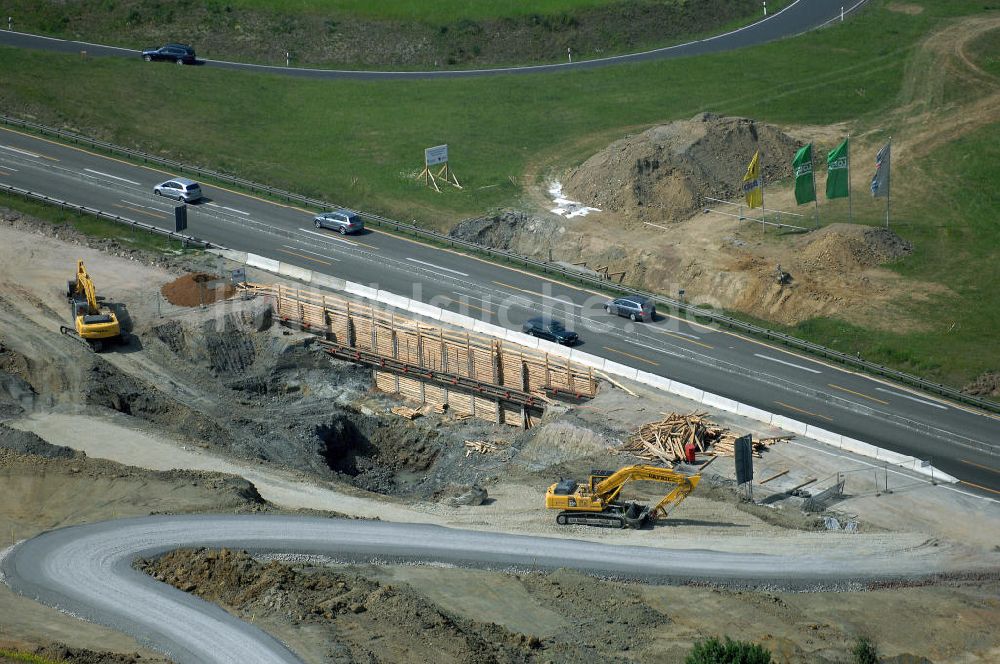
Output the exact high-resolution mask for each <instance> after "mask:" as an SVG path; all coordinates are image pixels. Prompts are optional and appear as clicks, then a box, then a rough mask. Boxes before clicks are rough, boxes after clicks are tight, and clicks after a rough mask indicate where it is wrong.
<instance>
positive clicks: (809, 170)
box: [792, 143, 816, 205]
mask: <svg viewBox="0 0 1000 664" xmlns="http://www.w3.org/2000/svg"><path fill="white" fill-rule="evenodd" d="M792 170H793V171H795V202H796V203H798V204H799V205H802V204H803V203H809V202H812V201H814V200H816V187H815V186H814V183H813V146H812V143H809V144H808V145H806V146H805V147H804V148H801V149H800V150H799V151H798V152H796V153H795V159H793V160H792Z"/></svg>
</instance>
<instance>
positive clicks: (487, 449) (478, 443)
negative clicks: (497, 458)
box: [465, 440, 500, 457]
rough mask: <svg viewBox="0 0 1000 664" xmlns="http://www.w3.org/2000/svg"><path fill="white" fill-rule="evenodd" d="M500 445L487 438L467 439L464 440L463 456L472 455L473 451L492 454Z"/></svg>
mask: <svg viewBox="0 0 1000 664" xmlns="http://www.w3.org/2000/svg"><path fill="white" fill-rule="evenodd" d="M498 449H500V445H498V444H497V443H494V442H492V441H489V440H467V441H465V456H467V457H469V456H472V455H473V454H474V453H476V452H478V453H479V454H493V453H494V452H496V451H497V450H498Z"/></svg>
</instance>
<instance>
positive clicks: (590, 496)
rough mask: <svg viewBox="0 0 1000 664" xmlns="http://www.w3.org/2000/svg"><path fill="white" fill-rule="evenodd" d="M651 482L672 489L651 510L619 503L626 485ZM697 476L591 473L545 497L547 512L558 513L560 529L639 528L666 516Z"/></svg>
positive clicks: (641, 470)
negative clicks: (581, 479) (579, 527)
mask: <svg viewBox="0 0 1000 664" xmlns="http://www.w3.org/2000/svg"><path fill="white" fill-rule="evenodd" d="M635 481H652V482H662V483H665V484H671V485H673V487H674V488H673V489H672V490H671V491H670V492H669V493H668V494H667V495H666V496H664V497H663V498H662V499H661V500H660V502H658V503H657V504H656V505H654V506H653V507H649V506H648V505H640V504H638V503H634V502H622V501H620V500H619V497H620V496H621V492H622V489H623V488H624V487H625V485H626V484H628V483H629V482H635ZM699 481H701V475H685V474H684V473H680V472H677V471H676V470H671V469H670V468H661V467H660V466H649V465H636V466H625V467H624V468H620V469H618V470H615V471H598V470H595V471H592V472H591V475H590V479H589V480H588V481H587V482H577V481H575V480H560V481H559V482H556V483H555V484H553V485H552V486H550V487H549V489H548V491H547V492H546V493H545V507H546V508H547V509H555V510H562V511H561V512H559V514H557V515H556V523H558V524H559V525H561V526H565V525H568V524H582V525H587V526H602V527H605V528H626V527H628V528H642V527H643V526H644V525H646V524H652V523H653V522H655V521H656V520H657V519H658V518H659V517H660V516H664V517H665V516H667V514H668V513H669V510H670V509H673V508H674V507H676V506H677V505H679V504H680V503H681V501H683V500H684V499H685V498H687V497H688V495H690V493H691V492H692V491H694V488H695V487H696V486H698V482H699Z"/></svg>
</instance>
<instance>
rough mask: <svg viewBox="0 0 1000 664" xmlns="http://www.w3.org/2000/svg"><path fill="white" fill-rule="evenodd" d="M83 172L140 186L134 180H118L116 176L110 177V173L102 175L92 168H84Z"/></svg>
mask: <svg viewBox="0 0 1000 664" xmlns="http://www.w3.org/2000/svg"><path fill="white" fill-rule="evenodd" d="M83 170H85V171H87V172H88V173H93V174H94V175H100V176H101V177H105V178H111V179H112V180H120V181H122V182H128V183H129V184H134V185H136V186H139V185H141V184H142V183H141V182H136V181H135V180H129V179H126V178H120V177H118V176H117V175H111V174H110V173H102V172H101V171H95V170H94V169H93V168H85V169H83Z"/></svg>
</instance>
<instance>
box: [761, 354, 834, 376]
mask: <svg viewBox="0 0 1000 664" xmlns="http://www.w3.org/2000/svg"><path fill="white" fill-rule="evenodd" d="M753 355H754V357H759V358H761V359H762V360H770V361H772V362H777V363H778V364H784V365H787V366H789V367H795V368H796V369H802V370H803V371H811V372H812V373H814V374H818V373H823V372H822V371H817V370H816V369H810V368H809V367H804V366H802V365H801V364H792V363H791V362H785V361H784V360H779V359H778V358H776V357H771V356H770V355H761V354H760V353H754V354H753Z"/></svg>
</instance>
